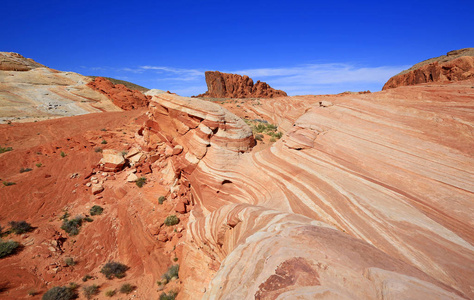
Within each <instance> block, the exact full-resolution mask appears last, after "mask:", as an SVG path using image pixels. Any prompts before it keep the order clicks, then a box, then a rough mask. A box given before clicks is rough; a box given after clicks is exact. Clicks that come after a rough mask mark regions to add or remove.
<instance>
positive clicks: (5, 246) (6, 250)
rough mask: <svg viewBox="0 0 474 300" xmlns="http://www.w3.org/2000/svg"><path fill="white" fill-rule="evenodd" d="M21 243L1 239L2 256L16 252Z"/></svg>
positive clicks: (0, 253) (0, 250) (0, 251)
mask: <svg viewBox="0 0 474 300" xmlns="http://www.w3.org/2000/svg"><path fill="white" fill-rule="evenodd" d="M19 246H20V244H19V243H18V242H15V241H2V240H0V258H3V257H6V256H8V255H11V254H13V253H15V252H16V250H17V249H18V247H19Z"/></svg>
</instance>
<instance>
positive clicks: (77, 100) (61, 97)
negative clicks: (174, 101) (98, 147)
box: [0, 52, 121, 123]
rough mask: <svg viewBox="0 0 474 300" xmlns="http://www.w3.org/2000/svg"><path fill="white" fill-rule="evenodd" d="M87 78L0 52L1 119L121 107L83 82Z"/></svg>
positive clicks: (31, 118) (21, 119) (20, 119)
mask: <svg viewBox="0 0 474 300" xmlns="http://www.w3.org/2000/svg"><path fill="white" fill-rule="evenodd" d="M90 80H91V79H90V78H88V77H86V76H82V75H80V74H77V73H73V72H60V71H57V70H53V69H50V68H47V67H45V66H43V65H41V64H39V63H37V62H35V61H33V60H31V59H27V58H24V57H23V56H21V55H20V54H16V53H10V52H0V123H5V122H9V121H14V122H32V121H40V120H44V119H50V118H58V117H67V116H75V115H83V114H88V113H99V112H104V111H120V110H121V109H120V108H119V107H117V106H115V105H114V104H113V103H112V102H111V101H110V100H109V99H108V98H107V97H106V96H105V95H102V94H101V93H99V92H96V91H94V90H93V89H91V88H89V87H88V86H87V85H86V84H87V83H88V82H89V81H90Z"/></svg>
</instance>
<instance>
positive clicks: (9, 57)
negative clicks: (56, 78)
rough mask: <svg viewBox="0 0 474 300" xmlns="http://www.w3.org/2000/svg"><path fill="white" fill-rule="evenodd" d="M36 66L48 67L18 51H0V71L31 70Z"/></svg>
mask: <svg viewBox="0 0 474 300" xmlns="http://www.w3.org/2000/svg"><path fill="white" fill-rule="evenodd" d="M34 68H46V67H45V66H43V65H42V64H39V63H37V62H35V61H34V60H32V59H31V58H25V57H23V56H22V55H20V54H18V53H14V52H0V71H29V70H31V69H34Z"/></svg>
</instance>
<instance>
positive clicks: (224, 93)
mask: <svg viewBox="0 0 474 300" xmlns="http://www.w3.org/2000/svg"><path fill="white" fill-rule="evenodd" d="M205 75H206V84H207V92H205V93H204V94H201V95H198V96H196V97H210V98H274V97H281V96H287V94H286V93H285V92H284V91H281V90H275V89H273V88H271V87H270V86H269V85H268V84H267V83H265V82H261V81H260V80H258V81H257V83H255V84H254V83H253V80H252V78H250V77H248V76H247V75H244V76H241V75H238V74H228V73H221V72H219V71H206V73H205Z"/></svg>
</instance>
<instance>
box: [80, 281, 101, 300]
mask: <svg viewBox="0 0 474 300" xmlns="http://www.w3.org/2000/svg"><path fill="white" fill-rule="evenodd" d="M82 292H83V293H84V296H85V297H86V298H87V299H91V298H92V296H94V295H97V294H98V293H99V287H98V286H97V285H96V284H93V285H90V286H85V287H83V288H82Z"/></svg>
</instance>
